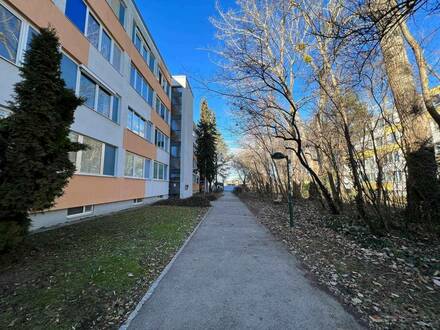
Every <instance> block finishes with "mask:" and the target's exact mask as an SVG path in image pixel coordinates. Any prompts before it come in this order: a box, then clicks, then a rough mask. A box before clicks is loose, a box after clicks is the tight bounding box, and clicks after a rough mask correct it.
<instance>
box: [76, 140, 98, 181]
mask: <svg viewBox="0 0 440 330" xmlns="http://www.w3.org/2000/svg"><path fill="white" fill-rule="evenodd" d="M83 143H84V144H85V145H87V149H85V150H82V151H81V152H82V155H81V166H80V172H81V173H87V174H102V173H101V163H102V150H103V143H102V142H99V141H97V140H95V139H92V138H89V137H87V136H84V138H83Z"/></svg>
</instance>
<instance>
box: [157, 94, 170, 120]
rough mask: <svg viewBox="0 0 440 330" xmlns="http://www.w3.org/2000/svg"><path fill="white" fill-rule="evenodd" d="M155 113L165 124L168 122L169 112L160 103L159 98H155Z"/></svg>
mask: <svg viewBox="0 0 440 330" xmlns="http://www.w3.org/2000/svg"><path fill="white" fill-rule="evenodd" d="M156 113H157V114H158V115H159V116H160V117H161V118H162V119H163V120H165V122H166V123H169V122H170V118H171V116H170V110H168V108H167V107H166V106H165V104H163V103H162V101H161V100H160V98H159V97H156Z"/></svg>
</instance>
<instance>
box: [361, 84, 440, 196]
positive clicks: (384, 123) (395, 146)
mask: <svg viewBox="0 0 440 330" xmlns="http://www.w3.org/2000/svg"><path fill="white" fill-rule="evenodd" d="M431 92H432V93H433V95H434V105H435V106H436V107H437V108H439V107H440V86H439V87H437V88H435V89H433V90H432V91H431ZM423 115H424V116H425V119H426V123H427V127H426V128H427V129H428V130H429V134H430V136H431V139H432V141H431V142H432V144H433V146H434V151H435V155H436V159H437V163H438V166H439V167H438V169H440V130H439V127H438V125H437V124H436V123H435V122H434V121H433V120H432V118H431V117H430V116H429V114H428V113H427V112H426V113H424V114H423ZM371 125H372V127H375V130H374V141H373V139H371V137H370V136H365V138H364V139H363V141H362V145H361V146H360V145H358V146H357V149H358V150H361V154H362V159H363V160H364V166H365V173H366V176H367V177H366V178H365V181H368V182H369V185H370V187H371V188H373V189H376V179H377V175H378V166H377V163H378V162H379V164H380V165H381V166H382V170H383V187H384V189H385V190H387V191H389V192H390V193H393V194H394V195H400V196H404V195H405V194H406V160H405V157H404V155H403V152H402V150H401V137H402V133H401V130H402V127H401V124H400V120H399V116H398V114H397V112H396V111H395V110H392V111H389V112H388V113H387V114H386V116H385V119H384V118H380V119H379V118H374V119H373V122H372V123H371ZM373 142H374V145H375V147H376V152H377V156H376V155H375V154H374V151H373ZM439 175H440V172H439Z"/></svg>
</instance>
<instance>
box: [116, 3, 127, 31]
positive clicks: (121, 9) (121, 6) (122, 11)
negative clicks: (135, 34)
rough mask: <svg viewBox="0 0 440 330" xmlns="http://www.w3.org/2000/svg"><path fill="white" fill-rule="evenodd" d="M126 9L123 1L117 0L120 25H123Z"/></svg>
mask: <svg viewBox="0 0 440 330" xmlns="http://www.w3.org/2000/svg"><path fill="white" fill-rule="evenodd" d="M126 10H127V6H125V3H124V2H123V1H119V13H118V18H119V23H121V25H122V26H124V25H125V12H126Z"/></svg>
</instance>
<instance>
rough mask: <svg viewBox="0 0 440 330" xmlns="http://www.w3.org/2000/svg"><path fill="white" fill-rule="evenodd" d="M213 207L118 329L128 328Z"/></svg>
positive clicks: (124, 329)
mask: <svg viewBox="0 0 440 330" xmlns="http://www.w3.org/2000/svg"><path fill="white" fill-rule="evenodd" d="M212 209H213V207H212V206H210V207H209V209H208V211H206V213H205V214H204V215H203V217H202V219H201V220H200V222H199V223H198V224H197V226H196V227H195V228H194V230H193V231H192V233H191V234H190V235H189V236H188V237H187V239H186V240H185V242H184V243H183V245H182V246H181V247H180V249H179V250H178V251H177V253H176V254H175V255H174V257H173V258H172V259H171V260H170V262H169V263H168V264H167V265H166V266H165V268H164V269H163V270H162V272H161V273H160V275H159V277H158V278H156V280H155V281H154V282H153V283H152V284H151V285H150V287H149V288H148V290H147V292H146V293H145V295H144V296H143V297H142V299H141V300H140V301H139V302H138V303H137V305H136V307H135V309H134V310H133V311H132V312H131V313H130V315H129V316H128V318H127V320H125V322H124V323H123V324H122V325H121V326H120V327H119V330H128V327H129V326H130V323H131V322H132V321H133V320H134V318H135V317H136V316H137V315H138V314H139V311H140V310H141V308H142V306H144V304H145V303H146V302H147V301H148V300H149V299H150V298H151V296H152V295H153V293H154V291H155V290H156V288H157V287H158V286H159V283H160V282H161V281H162V279H163V278H164V277H165V275H166V274H167V273H168V272H169V271H170V269H171V267H172V266H173V264H174V262H175V261H176V259H177V258H178V257H179V255H180V254H181V253H182V251H183V249H184V248H185V247H186V245H187V244H188V243H189V241H190V240H191V239H192V237H193V236H194V234H195V233H196V232H197V230H198V229H199V227H200V226H201V225H202V223H203V222H204V221H205V220H206V218H207V217H208V215H209V213H210V212H211V210H212Z"/></svg>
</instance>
